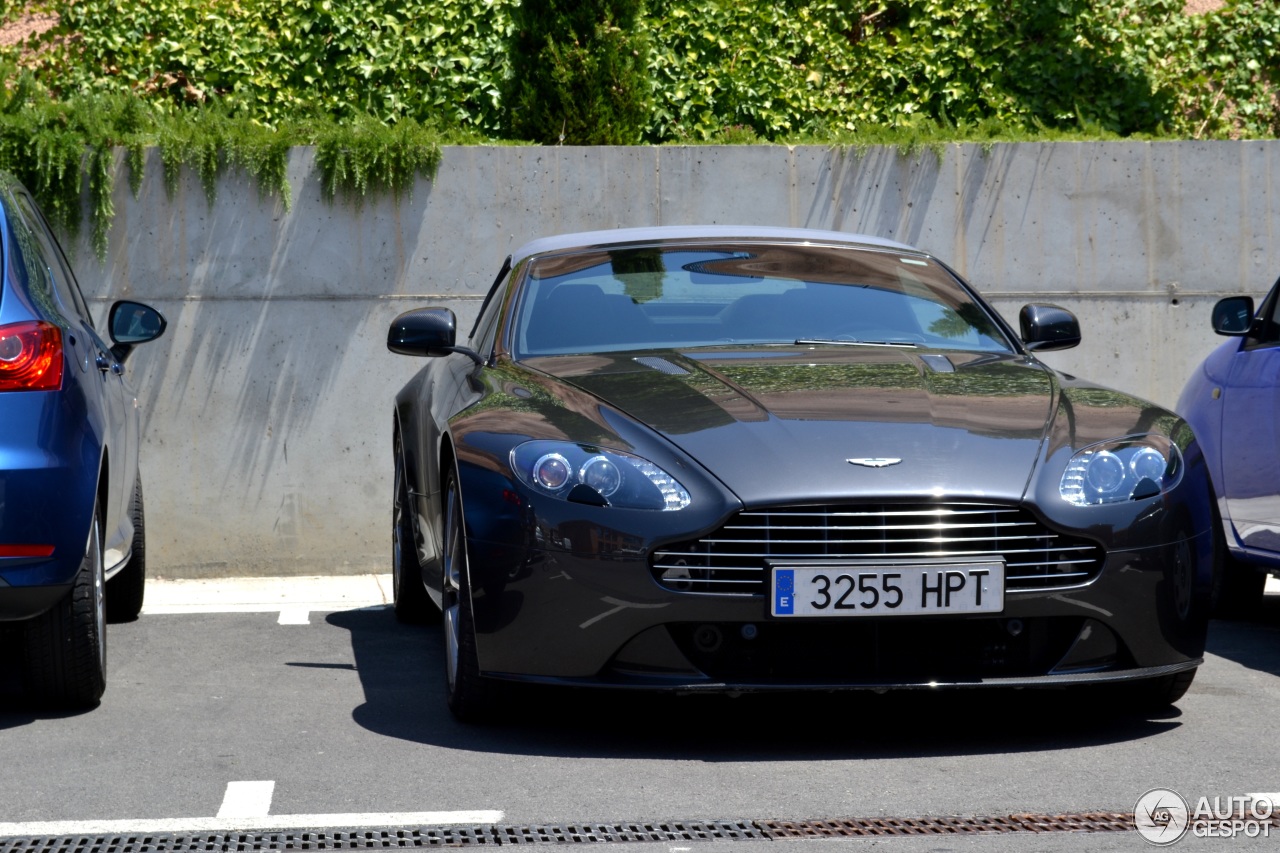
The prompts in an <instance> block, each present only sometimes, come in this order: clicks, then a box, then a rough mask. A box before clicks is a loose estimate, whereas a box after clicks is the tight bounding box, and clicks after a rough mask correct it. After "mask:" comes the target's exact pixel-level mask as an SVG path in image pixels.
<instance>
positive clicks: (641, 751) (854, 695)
mask: <svg viewBox="0 0 1280 853" xmlns="http://www.w3.org/2000/svg"><path fill="white" fill-rule="evenodd" d="M326 621H328V623H329V624H331V625H334V626H336V627H339V628H343V629H345V630H347V631H350V632H351V644H352V649H353V652H354V656H355V661H356V671H357V673H358V674H359V678H360V683H361V686H362V687H363V690H364V698H365V702H364V704H362V705H360V706H359V707H357V708H356V709H355V710H354V711H353V713H352V716H353V718H354V720H355V721H356V722H357V723H358V724H359V725H361V726H363V727H364V728H366V729H368V730H369V731H372V732H375V733H377V734H381V735H385V736H387V737H394V738H399V739H402V740H407V741H412V742H417V743H425V744H432V745H435V746H444V747H448V748H453V749H464V750H471V751H477V752H501V753H511V754H522V755H543V756H557V757H586V758H604V757H608V758H618V757H624V758H625V757H649V758H653V757H660V758H686V759H696V760H702V761H768V760H779V761H797V760H800V761H803V760H814V761H820V760H828V759H831V758H841V757H843V758H900V757H929V756H961V755H971V754H1000V753H1018V752H1036V751H1042V750H1059V749H1073V748H1080V747H1089V746H1098V745H1104V744H1111V743H1119V742H1125V741H1134V740H1141V739H1144V738H1150V737H1155V736H1157V735H1160V734H1163V733H1165V732H1169V731H1172V730H1175V729H1177V728H1179V727H1181V725H1182V724H1181V722H1180V721H1179V717H1180V716H1181V712H1180V711H1178V710H1177V709H1176V708H1169V709H1167V710H1165V711H1162V712H1161V713H1160V714H1159V715H1156V716H1152V715H1147V716H1141V715H1126V714H1123V713H1120V712H1115V711H1111V712H1108V711H1106V710H1104V709H1106V708H1108V707H1114V705H1115V703H1113V702H1106V701H1099V697H1098V696H1097V695H1096V694H1095V693H1092V692H1090V691H1064V690H997V689H987V690H954V691H952V690H939V691H930V690H920V691H895V692H891V693H886V694H883V695H877V694H874V693H871V692H867V691H848V692H839V693H816V694H815V693H807V694H799V693H790V694H787V693H778V694H753V695H744V696H741V697H738V698H732V697H729V696H725V695H718V694H712V695H684V696H677V695H671V694H654V693H640V692H631V691H607V690H589V689H568V688H543V687H528V688H522V689H519V690H516V691H513V693H512V695H511V697H510V700H511V703H512V704H511V707H510V708H509V710H508V711H507V712H506V713H505V715H504V717H503V719H502V721H500V722H494V723H489V724H485V725H463V724H461V723H458V722H457V721H455V720H454V719H453V717H452V716H451V715H450V713H449V711H448V709H447V707H446V705H445V696H444V675H443V673H442V671H441V667H442V663H441V661H442V658H443V640H442V635H441V628H440V627H439V626H438V625H437V626H414V625H403V624H400V623H399V622H397V621H396V618H395V615H394V614H393V613H392V611H391V609H390V608H380V609H366V610H349V611H342V612H336V613H332V614H330V615H329V616H328V617H326Z"/></svg>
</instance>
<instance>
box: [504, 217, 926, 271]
mask: <svg viewBox="0 0 1280 853" xmlns="http://www.w3.org/2000/svg"><path fill="white" fill-rule="evenodd" d="M699 240H708V241H729V240H753V241H759V240H765V241H779V242H790V243H823V244H831V243H836V244H839V245H848V246H867V247H872V248H880V249H897V250H899V251H904V252H912V253H920V250H919V249H917V248H915V247H913V246H908V245H907V244H906V243H898V242H895V241H893V240H885V239H883V238H881V237H872V236H869V235H867V234H851V233H847V232H844V231H823V230H820V229H816V228H774V227H769V226H761V225H659V226H652V227H647V228H614V229H610V230H603V231H580V232H577V233H573V234H559V235H556V236H554V237H542V238H540V239H537V240H531V241H530V242H528V243H525V244H524V245H523V246H521V247H520V248H519V249H517V250H516V251H514V252H512V254H511V263H512V264H513V265H515V264H519V263H520V262H521V261H523V260H524V259H525V258H529V257H532V256H533V255H541V254H546V253H551V252H564V251H570V250H574V249H592V248H601V247H606V246H610V247H611V246H619V245H627V244H637V243H640V244H652V243H667V242H683V241H699Z"/></svg>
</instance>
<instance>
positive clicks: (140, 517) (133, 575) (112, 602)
mask: <svg viewBox="0 0 1280 853" xmlns="http://www.w3.org/2000/svg"><path fill="white" fill-rule="evenodd" d="M129 514H130V516H131V517H132V518H133V546H132V547H131V549H130V551H129V562H128V564H126V565H125V567H124V568H123V569H121V570H120V571H119V572H117V573H116V575H115V577H113V578H111V580H109V581H107V621H108V622H132V621H133V620H134V619H137V618H138V614H139V613H141V612H142V599H143V597H144V596H145V595H146V587H147V534H146V526H145V525H146V520H145V512H144V509H143V504H142V475H141V474H139V475H138V479H137V480H136V481H134V484H133V502H132V503H131V504H130V505H129Z"/></svg>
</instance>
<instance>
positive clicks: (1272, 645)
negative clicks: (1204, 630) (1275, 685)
mask: <svg viewBox="0 0 1280 853" xmlns="http://www.w3.org/2000/svg"><path fill="white" fill-rule="evenodd" d="M1205 651H1207V652H1209V653H1210V654H1214V655H1217V656H1218V657H1222V658H1226V659H1227V660H1231V661H1235V662H1236V663H1238V664H1240V665H1241V666H1246V667H1248V668H1249V669H1256V670H1258V671H1260V672H1266V673H1269V674H1271V675H1280V595H1275V594H1271V595H1266V596H1263V598H1262V602H1261V603H1260V604H1259V605H1258V607H1257V608H1256V609H1255V610H1254V611H1253V612H1251V613H1249V615H1248V616H1246V617H1242V618H1239V619H1215V620H1214V621H1213V622H1211V623H1209V641H1208V644H1207V645H1206V647H1205Z"/></svg>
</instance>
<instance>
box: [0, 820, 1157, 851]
mask: <svg viewBox="0 0 1280 853" xmlns="http://www.w3.org/2000/svg"><path fill="white" fill-rule="evenodd" d="M1133 829H1134V822H1133V815H1132V813H1130V814H1123V813H1120V812H1089V813H1085V814H1068V815H1035V814H1022V815H1009V816H1007V817H920V818H850V819H839V820H806V821H777V820H759V821H742V820H719V821H672V822H669V823H573V824H558V825H548V826H542V825H535V826H484V827H473V828H458V827H423V828H419V829H353V830H349V831H348V830H328V831H295V832H263V833H251V832H250V833H207V834H206V833H201V834H192V835H182V834H155V835H147V834H145V833H138V834H128V835H111V834H102V835H75V836H67V837H63V838H9V839H0V853H256V851H283V850H290V851H295V850H296V851H311V850H314V851H323V850H386V849H392V848H422V847H471V846H474V845H488V846H491V847H498V846H505V845H509V844H512V845H515V844H598V843H608V842H626V841H650V842H654V841H656V842H671V841H677V842H678V841H716V840H747V839H760V840H786V839H793V838H856V837H867V836H895V835H934V836H937V835H973V834H988V833H1002V834H1003V833H1009V832H1127V831H1132V830H1133Z"/></svg>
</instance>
